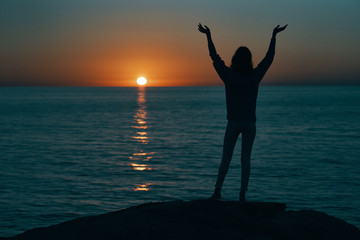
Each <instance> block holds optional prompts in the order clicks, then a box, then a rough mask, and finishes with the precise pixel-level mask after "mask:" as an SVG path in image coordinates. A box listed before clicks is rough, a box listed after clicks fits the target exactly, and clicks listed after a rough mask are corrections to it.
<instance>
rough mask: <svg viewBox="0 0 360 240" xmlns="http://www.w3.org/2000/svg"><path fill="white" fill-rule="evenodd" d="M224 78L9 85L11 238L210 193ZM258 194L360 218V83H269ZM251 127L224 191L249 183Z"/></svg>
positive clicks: (0, 166) (257, 151)
mask: <svg viewBox="0 0 360 240" xmlns="http://www.w3.org/2000/svg"><path fill="white" fill-rule="evenodd" d="M226 123H227V120H226V103H225V92H224V87H222V86H217V87H161V88H160V87H159V88H156V87H139V88H136V87H134V88H115V87H114V88H106V87H24V88H22V87H3V88H0V236H3V237H6V236H13V235H16V234H19V233H22V232H23V231H25V230H29V229H32V228H37V227H46V226H49V225H53V224H57V223H61V222H63V221H67V220H71V219H74V218H78V217H83V216H91V215H98V214H102V213H106V212H110V211H116V210H120V209H124V208H127V207H130V206H135V205H138V204H142V203H147V202H158V201H174V200H193V199H206V198H208V197H210V195H211V194H212V191H213V189H214V184H215V181H216V176H217V171H218V167H219V164H220V160H221V155H222V144H223V136H224V132H225V127H226ZM256 124H257V134H256V138H255V143H254V146H253V151H252V157H251V175H250V182H249V191H248V193H247V200H248V201H264V202H281V203H286V204H287V209H288V210H301V209H313V210H317V211H322V212H325V213H327V214H329V215H331V216H335V217H338V218H340V219H343V220H345V221H346V222H348V223H350V224H353V225H355V226H357V227H358V228H359V227H360V86H261V87H260V89H259V96H258V102H257V123H256ZM240 142H241V136H240V137H239V140H238V143H237V145H236V148H235V151H234V155H233V159H232V162H231V165H230V170H229V172H228V175H227V177H226V179H225V182H224V187H223V191H222V197H223V200H224V201H226V200H237V199H238V196H239V190H240V179H241V176H240V173H241V164H240V153H241V144H240Z"/></svg>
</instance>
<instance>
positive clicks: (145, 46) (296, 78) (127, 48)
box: [0, 0, 360, 87]
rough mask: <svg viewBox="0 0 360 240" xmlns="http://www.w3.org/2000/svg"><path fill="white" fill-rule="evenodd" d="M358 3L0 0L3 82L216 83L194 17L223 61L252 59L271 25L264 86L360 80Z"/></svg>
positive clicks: (356, 0)
mask: <svg viewBox="0 0 360 240" xmlns="http://www.w3.org/2000/svg"><path fill="white" fill-rule="evenodd" d="M359 9H360V1H359V0H343V1H339V0H337V1H334V0H296V1H295V0H272V1H268V0H248V1H241V0H236V1H235V0H231V1H230V0H223V1H219V0H207V1H203V0H201V1H194V0H182V1H179V0H176V1H173V0H167V1H165V0H162V1H160V0H151V1H150V0H129V1H125V0H97V1H95V0H51V1H50V0H22V1H21V0H0V86H119V87H123V86H136V79H137V78H138V77H139V76H144V77H146V78H147V79H148V86H214V85H222V82H221V80H220V79H219V77H218V76H217V74H216V72H215V70H214V69H213V66H212V63H211V60H210V58H209V55H208V49H207V43H206V37H205V35H203V34H201V33H199V32H198V30H197V24H198V23H199V22H201V23H203V24H205V25H207V26H208V27H209V28H210V29H211V32H212V37H213V40H214V43H215V46H216V49H217V51H218V53H219V54H220V56H221V57H222V59H223V60H224V61H225V63H226V64H227V65H230V61H231V57H232V55H233V54H234V52H235V50H236V49H237V48H238V47H239V46H247V47H249V49H250V50H251V51H252V54H253V61H254V65H255V66H256V65H257V64H258V63H259V61H261V59H262V58H263V57H264V56H265V53H266V51H267V48H268V45H269V42H270V38H271V33H272V29H273V28H274V27H275V26H276V25H278V24H280V25H284V24H288V28H287V29H286V30H285V31H284V32H282V33H280V34H279V35H278V36H277V45H276V54H275V59H274V62H273V64H272V66H271V68H270V69H269V71H268V73H267V74H266V76H265V78H264V80H263V84H264V85H284V84H285V85H294V84H295V85H296V84H306V85H309V84H310V85H324V84H330V85H333V84H339V85H348V84H351V85H354V84H356V85H358V84H360V46H359V43H360V31H359V30H358V29H359V25H360V14H359Z"/></svg>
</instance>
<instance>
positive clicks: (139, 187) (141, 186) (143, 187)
mask: <svg viewBox="0 0 360 240" xmlns="http://www.w3.org/2000/svg"><path fill="white" fill-rule="evenodd" d="M150 185H151V183H145V184H138V185H136V187H135V188H134V191H146V192H147V191H149V190H150V188H149V186H150Z"/></svg>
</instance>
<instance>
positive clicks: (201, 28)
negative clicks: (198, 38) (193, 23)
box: [198, 23, 210, 35]
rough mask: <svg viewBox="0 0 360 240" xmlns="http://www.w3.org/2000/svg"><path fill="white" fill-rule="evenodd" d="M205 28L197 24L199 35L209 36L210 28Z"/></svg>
mask: <svg viewBox="0 0 360 240" xmlns="http://www.w3.org/2000/svg"><path fill="white" fill-rule="evenodd" d="M204 26H205V27H203V26H202V25H201V23H199V25H198V29H199V31H200V32H201V33H205V34H206V35H208V34H210V28H208V26H206V25H204Z"/></svg>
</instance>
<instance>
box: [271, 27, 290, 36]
mask: <svg viewBox="0 0 360 240" xmlns="http://www.w3.org/2000/svg"><path fill="white" fill-rule="evenodd" d="M286 27H287V24H286V25H285V26H283V27H280V25H277V26H276V27H275V28H274V30H273V35H274V36H275V35H276V34H278V33H279V32H282V31H284V30H285V28H286Z"/></svg>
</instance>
